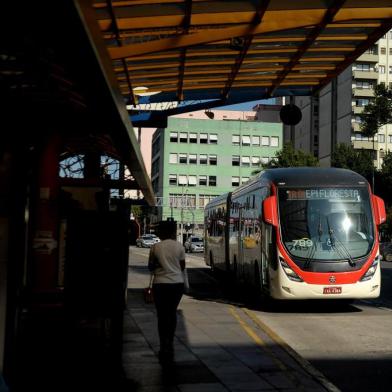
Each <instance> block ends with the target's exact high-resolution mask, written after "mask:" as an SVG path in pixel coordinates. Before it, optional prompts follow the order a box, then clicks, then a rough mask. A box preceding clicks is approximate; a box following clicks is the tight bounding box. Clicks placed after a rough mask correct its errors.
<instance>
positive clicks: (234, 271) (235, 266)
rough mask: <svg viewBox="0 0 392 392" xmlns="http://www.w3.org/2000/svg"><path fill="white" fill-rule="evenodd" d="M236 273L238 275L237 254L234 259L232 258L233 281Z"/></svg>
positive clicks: (235, 278)
mask: <svg viewBox="0 0 392 392" xmlns="http://www.w3.org/2000/svg"><path fill="white" fill-rule="evenodd" d="M237 275H238V263H237V256H234V260H233V279H234V281H236V280H237Z"/></svg>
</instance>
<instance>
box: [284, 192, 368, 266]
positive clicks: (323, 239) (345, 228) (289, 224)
mask: <svg viewBox="0 0 392 392" xmlns="http://www.w3.org/2000/svg"><path fill="white" fill-rule="evenodd" d="M278 195H279V218H280V225H281V235H282V241H283V244H284V246H285V248H286V249H287V251H288V252H289V253H290V254H291V255H292V256H293V257H294V258H303V259H306V260H317V261H320V262H321V261H339V260H347V259H355V258H359V257H363V256H366V255H367V254H368V253H369V252H370V250H371V249H372V247H373V242H374V230H373V224H372V215H371V208H370V200H369V192H368V190H367V188H365V187H352V188H297V189H293V188H279V194H278Z"/></svg>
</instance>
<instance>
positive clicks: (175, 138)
mask: <svg viewBox="0 0 392 392" xmlns="http://www.w3.org/2000/svg"><path fill="white" fill-rule="evenodd" d="M170 141H171V142H172V143H177V142H178V133H177V132H170Z"/></svg>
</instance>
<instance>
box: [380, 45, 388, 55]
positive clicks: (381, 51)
mask: <svg viewBox="0 0 392 392" xmlns="http://www.w3.org/2000/svg"><path fill="white" fill-rule="evenodd" d="M380 54H387V50H386V48H384V46H381V48H380Z"/></svg>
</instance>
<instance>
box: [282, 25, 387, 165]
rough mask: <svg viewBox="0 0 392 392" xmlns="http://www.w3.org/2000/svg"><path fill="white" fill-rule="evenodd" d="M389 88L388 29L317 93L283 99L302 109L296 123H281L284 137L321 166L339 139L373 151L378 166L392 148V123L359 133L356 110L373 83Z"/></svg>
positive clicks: (358, 111)
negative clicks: (374, 132)
mask: <svg viewBox="0 0 392 392" xmlns="http://www.w3.org/2000/svg"><path fill="white" fill-rule="evenodd" d="M379 83H384V84H385V85H386V86H387V87H389V88H392V32H389V33H388V34H386V35H384V36H383V37H382V38H381V39H380V40H379V41H378V42H377V44H376V45H374V46H372V47H371V48H369V49H368V50H367V51H366V52H365V53H364V54H362V55H361V56H360V57H359V58H358V59H357V60H356V61H355V62H354V63H353V65H352V66H351V67H350V68H348V69H346V70H345V71H344V72H342V73H341V74H340V75H339V76H338V77H337V78H335V79H334V80H333V81H332V82H331V83H329V84H328V85H327V86H326V87H325V88H323V89H322V90H321V91H320V93H319V94H318V95H317V96H313V97H290V98H287V99H286V103H288V102H289V101H290V102H292V103H294V104H296V105H297V106H298V107H300V109H301V110H302V120H301V122H300V123H299V124H298V125H296V126H291V127H290V126H285V128H284V140H285V141H291V142H292V143H293V145H294V146H295V148H297V149H302V150H303V151H306V152H309V153H313V154H314V155H315V156H316V157H318V159H319V161H320V164H321V165H322V166H330V164H331V154H332V152H333V151H334V148H335V146H336V145H337V144H339V143H346V144H350V143H351V144H352V145H353V147H354V148H355V149H361V150H362V149H364V150H369V151H374V153H373V154H374V164H375V167H378V168H379V167H381V165H382V160H383V157H384V155H385V152H387V151H391V150H392V126H391V125H386V126H383V127H382V128H381V129H379V131H378V134H377V135H376V137H375V138H374V140H373V138H368V137H365V136H363V134H362V132H361V128H360V122H361V119H360V114H361V113H362V112H363V108H364V107H365V106H366V105H367V104H368V103H369V101H370V100H371V99H372V97H374V87H375V85H376V84H379Z"/></svg>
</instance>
